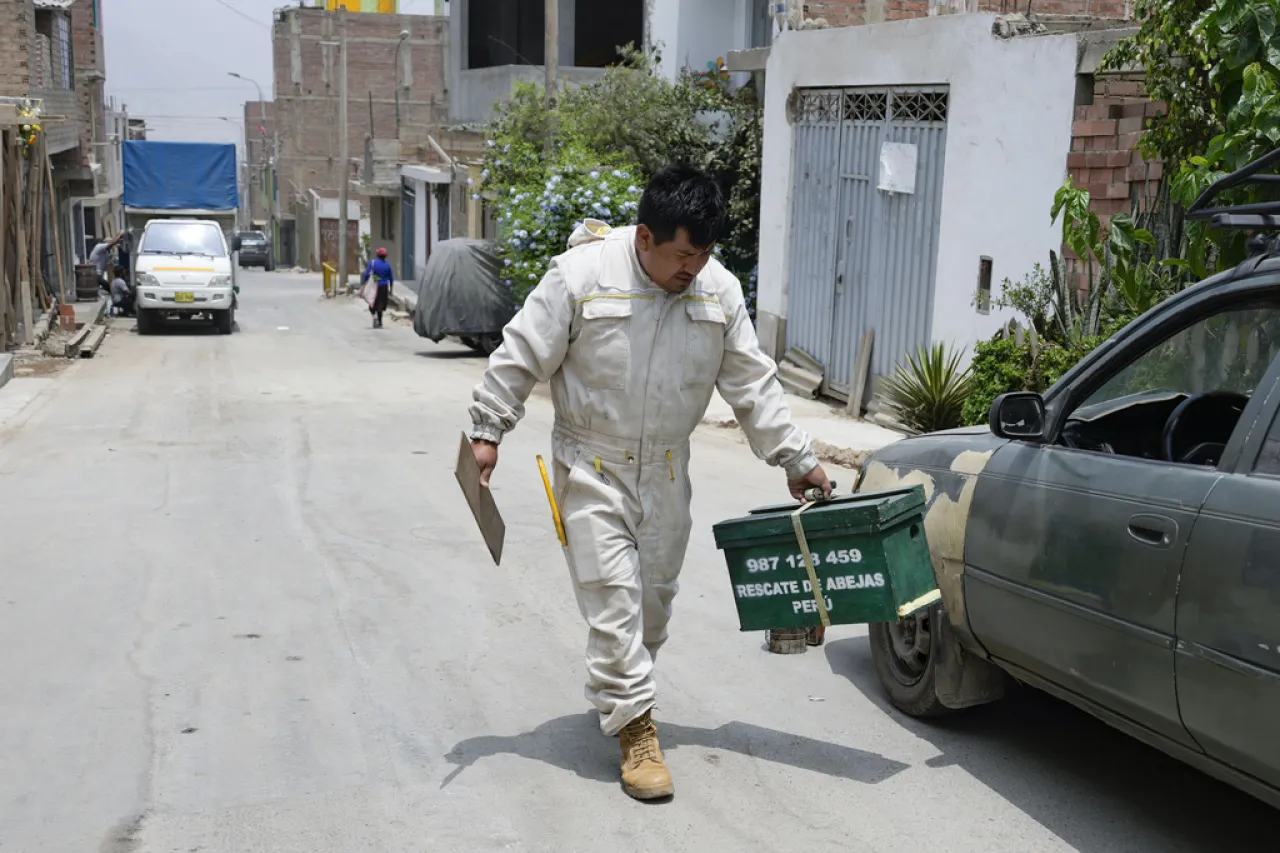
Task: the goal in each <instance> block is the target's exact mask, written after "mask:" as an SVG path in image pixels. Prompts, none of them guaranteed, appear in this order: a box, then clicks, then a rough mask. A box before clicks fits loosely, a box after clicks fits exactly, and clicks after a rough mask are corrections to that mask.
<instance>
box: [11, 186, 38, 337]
mask: <svg viewBox="0 0 1280 853" xmlns="http://www.w3.org/2000/svg"><path fill="white" fill-rule="evenodd" d="M15 171H16V172H17V174H18V175H19V176H20V175H21V174H22V172H21V169H17V170H15ZM28 171H30V170H28ZM30 183H31V182H30V181H28V182H27V184H28V185H27V187H26V193H25V196H24V199H23V205H22V207H21V208H19V210H18V216H17V225H18V240H17V243H18V300H19V305H18V310H19V311H21V312H22V313H21V314H20V315H19V316H20V317H21V318H22V342H23V343H24V344H26V345H28V346H30V345H31V344H34V343H35V342H36V329H35V325H36V324H35V318H34V317H33V316H31V265H30V264H29V263H28V262H27V252H28V250H30V248H31V246H30V244H29V237H28V235H27V219H28V217H29V216H30V215H31V208H32V207H33V206H34V205H35V201H34V200H33V199H32V198H31V191H32V189H33V188H32V187H31V186H30ZM14 184H15V185H18V186H21V177H19V178H18V179H17V180H15V181H14Z"/></svg>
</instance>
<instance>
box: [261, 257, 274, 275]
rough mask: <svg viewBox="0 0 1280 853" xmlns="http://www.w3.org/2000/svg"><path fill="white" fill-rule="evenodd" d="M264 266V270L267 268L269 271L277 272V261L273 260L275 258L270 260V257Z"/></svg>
mask: <svg viewBox="0 0 1280 853" xmlns="http://www.w3.org/2000/svg"><path fill="white" fill-rule="evenodd" d="M262 268H263V269H264V270H266V271H267V272H275V271H276V262H275V261H273V260H269V259H268V261H267V262H266V263H265V264H263V265H262Z"/></svg>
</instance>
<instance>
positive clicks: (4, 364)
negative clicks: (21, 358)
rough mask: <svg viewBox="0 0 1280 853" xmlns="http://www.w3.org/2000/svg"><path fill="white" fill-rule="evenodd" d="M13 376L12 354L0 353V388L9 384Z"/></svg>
mask: <svg viewBox="0 0 1280 853" xmlns="http://www.w3.org/2000/svg"><path fill="white" fill-rule="evenodd" d="M12 378H13V356H12V355H9V354H8V353H2V354H0V388H3V387H4V386H5V385H8V384H9V380H10V379H12Z"/></svg>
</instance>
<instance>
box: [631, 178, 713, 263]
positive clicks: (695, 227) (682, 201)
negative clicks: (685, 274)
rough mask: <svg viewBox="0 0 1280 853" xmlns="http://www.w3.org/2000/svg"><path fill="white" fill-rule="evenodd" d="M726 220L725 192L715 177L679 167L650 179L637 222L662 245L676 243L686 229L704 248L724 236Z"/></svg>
mask: <svg viewBox="0 0 1280 853" xmlns="http://www.w3.org/2000/svg"><path fill="white" fill-rule="evenodd" d="M726 219H727V216H726V212H725V200H724V193H723V192H722V191H721V190H720V185H719V184H718V183H716V180H715V178H713V177H711V175H709V174H707V173H706V172H704V171H702V170H701V169H697V168H694V167H693V166H688V165H684V164H676V165H672V166H664V167H663V168H661V169H659V170H658V171H657V172H656V173H655V174H654V176H653V177H652V178H651V179H650V180H649V186H647V187H645V190H644V195H643V196H642V197H641V198H640V212H639V215H638V217H637V222H639V224H641V225H644V226H645V227H647V228H648V229H649V230H650V231H652V232H653V237H654V239H655V240H656V241H657V242H658V243H659V244H661V243H666V242H669V241H671V240H674V239H675V238H676V231H677V230H678V229H680V228H683V229H685V230H686V231H688V232H689V242H690V243H692V244H693V245H694V246H697V247H698V248H700V249H703V248H706V247H707V246H710V245H711V244H713V243H715V242H716V241H718V240H719V239H720V238H721V237H722V236H723V234H724V229H725V220H726Z"/></svg>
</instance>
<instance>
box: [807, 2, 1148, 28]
mask: <svg viewBox="0 0 1280 853" xmlns="http://www.w3.org/2000/svg"><path fill="white" fill-rule="evenodd" d="M929 5H930V4H929V0H817V2H810V3H806V4H804V10H805V17H806V18H825V19H826V21H827V23H828V24H829V25H831V26H833V27H852V26H858V25H860V24H873V23H880V22H882V21H900V20H904V19H907V18H923V17H926V16H927V15H928V14H929ZM1130 5H1131V4H1130V3H1129V2H1126V0H1031V2H1030V3H1029V2H1028V0H978V3H977V10H978V11H981V12H996V13H998V14H1010V13H1013V12H1022V13H1026V12H1027V10H1028V8H1030V10H1031V12H1032V14H1035V15H1083V16H1087V17H1091V18H1105V19H1113V20H1127V19H1128V18H1130V17H1132V14H1131V12H1130Z"/></svg>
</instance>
